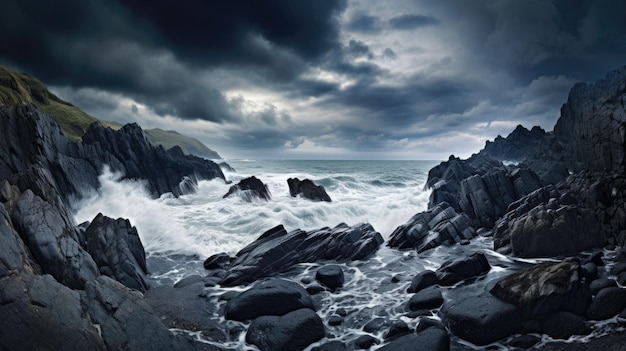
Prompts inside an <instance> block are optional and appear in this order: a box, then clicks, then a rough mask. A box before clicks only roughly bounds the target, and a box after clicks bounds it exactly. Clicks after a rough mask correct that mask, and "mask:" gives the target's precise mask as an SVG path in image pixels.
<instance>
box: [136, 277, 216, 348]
mask: <svg viewBox="0 0 626 351" xmlns="http://www.w3.org/2000/svg"><path fill="white" fill-rule="evenodd" d="M198 278H199V279H198ZM206 279H207V278H202V277H199V276H192V277H191V279H190V278H186V279H184V280H181V281H180V282H179V283H182V284H178V283H177V285H176V286H175V287H170V286H165V285H161V286H157V287H154V288H152V289H150V290H148V291H146V293H145V294H144V301H145V302H146V303H147V304H148V305H149V306H150V307H151V308H152V309H153V310H154V312H155V313H156V315H157V316H158V317H159V318H160V320H161V322H162V323H163V324H164V325H165V326H166V327H168V328H176V329H183V330H190V331H196V332H201V333H202V335H203V336H204V337H205V338H208V339H210V340H213V341H225V340H226V331H225V330H224V328H225V327H224V326H220V325H219V324H218V323H216V322H214V321H212V320H211V318H210V316H211V315H212V314H213V313H214V312H215V311H216V307H215V306H213V305H212V304H210V303H209V302H208V300H207V299H206V298H205V297H203V296H204V282H205V280H206ZM194 281H195V282H194Z"/></svg>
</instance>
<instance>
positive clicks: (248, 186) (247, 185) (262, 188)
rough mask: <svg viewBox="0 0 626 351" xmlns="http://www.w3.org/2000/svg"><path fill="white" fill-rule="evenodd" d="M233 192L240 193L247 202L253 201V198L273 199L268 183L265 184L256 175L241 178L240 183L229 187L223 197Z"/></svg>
mask: <svg viewBox="0 0 626 351" xmlns="http://www.w3.org/2000/svg"><path fill="white" fill-rule="evenodd" d="M233 194H237V195H239V196H240V197H241V198H242V199H243V200H245V201H247V202H251V201H252V200H253V199H261V200H271V199H272V195H271V194H270V191H269V189H268V188H267V185H265V184H263V182H262V181H260V180H259V179H257V177H255V176H252V177H248V178H244V179H242V180H240V181H239V183H237V184H235V185H233V186H231V187H230V189H228V192H227V193H226V194H224V196H223V198H227V197H229V196H231V195H233Z"/></svg>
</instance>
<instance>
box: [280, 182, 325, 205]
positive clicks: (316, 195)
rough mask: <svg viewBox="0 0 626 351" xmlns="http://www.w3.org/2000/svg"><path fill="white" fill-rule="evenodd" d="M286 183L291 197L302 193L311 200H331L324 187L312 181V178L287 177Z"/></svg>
mask: <svg viewBox="0 0 626 351" xmlns="http://www.w3.org/2000/svg"><path fill="white" fill-rule="evenodd" d="M287 185H288V186H289V195H291V197H296V196H298V194H302V196H303V197H305V198H307V199H310V200H313V201H326V202H331V200H330V196H328V194H327V193H326V189H324V187H323V186H321V185H317V184H315V183H313V181H312V180H309V179H303V180H300V179H298V178H289V179H287Z"/></svg>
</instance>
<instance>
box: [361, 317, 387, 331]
mask: <svg viewBox="0 0 626 351" xmlns="http://www.w3.org/2000/svg"><path fill="white" fill-rule="evenodd" d="M388 325H390V322H389V321H388V320H386V319H384V318H374V319H372V320H371V321H369V322H367V324H365V325H364V326H363V331H364V332H366V333H376V332H378V331H379V330H381V329H382V328H384V327H386V326H388Z"/></svg>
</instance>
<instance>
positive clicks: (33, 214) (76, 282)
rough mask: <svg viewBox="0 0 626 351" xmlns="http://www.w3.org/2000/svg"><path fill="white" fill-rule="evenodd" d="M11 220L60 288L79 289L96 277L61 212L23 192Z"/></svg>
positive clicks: (36, 197) (65, 217)
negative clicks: (59, 284)
mask: <svg viewBox="0 0 626 351" xmlns="http://www.w3.org/2000/svg"><path fill="white" fill-rule="evenodd" d="M11 219H12V222H13V224H14V225H15V226H16V228H18V230H19V231H20V232H21V233H22V235H24V239H25V242H26V243H27V245H28V248H29V250H30V251H31V252H32V254H33V256H34V258H35V260H36V261H37V262H38V263H39V265H40V266H41V268H42V269H43V270H44V272H45V273H48V274H50V275H52V276H53V277H55V278H56V279H57V280H58V281H59V282H61V283H62V284H64V285H66V286H68V287H70V288H75V289H82V288H84V286H85V283H86V282H87V281H90V280H93V279H95V278H96V277H97V276H98V275H100V273H99V272H98V268H97V266H96V263H95V262H94V261H93V259H92V258H91V256H90V255H89V253H88V252H87V251H85V250H84V249H83V247H82V246H81V245H80V243H79V239H78V234H77V231H76V229H75V227H74V225H73V224H72V222H71V220H70V217H69V214H67V213H65V212H64V210H63V209H59V208H58V207H55V206H53V205H51V204H50V203H49V202H46V201H44V200H43V199H42V198H40V197H39V196H37V195H35V194H34V193H33V192H32V191H30V190H26V191H25V192H24V193H22V195H21V196H20V197H19V198H18V199H17V201H16V203H15V207H14V211H13V214H12V218H11Z"/></svg>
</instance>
